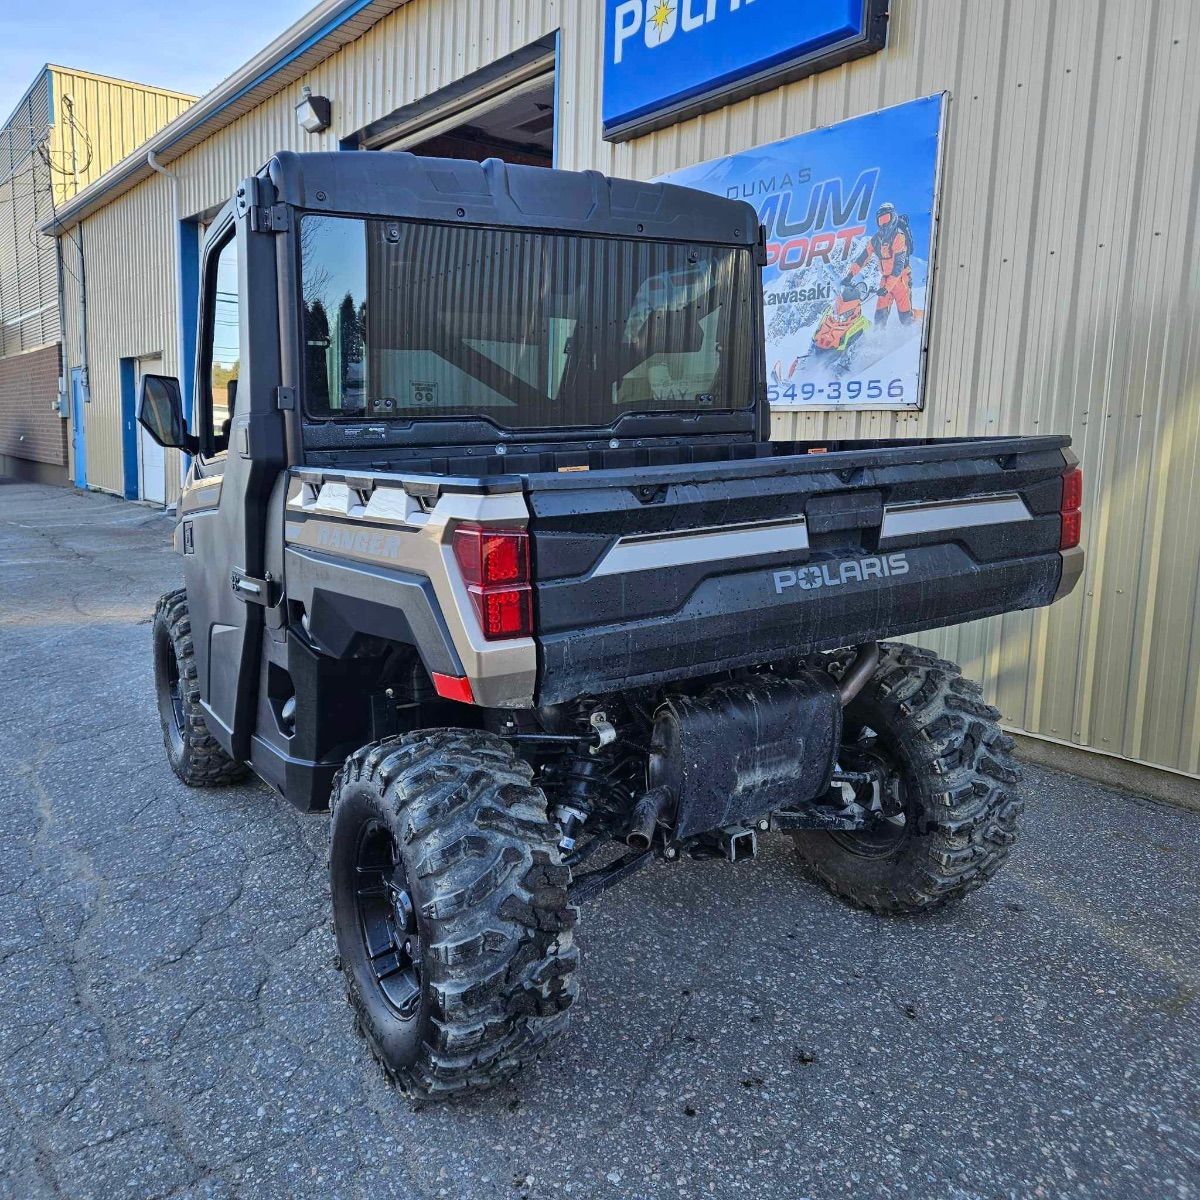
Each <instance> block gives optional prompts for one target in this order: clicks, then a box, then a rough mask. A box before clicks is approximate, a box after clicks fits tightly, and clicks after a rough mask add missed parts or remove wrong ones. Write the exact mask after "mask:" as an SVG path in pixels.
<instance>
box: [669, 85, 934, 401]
mask: <svg viewBox="0 0 1200 1200" xmlns="http://www.w3.org/2000/svg"><path fill="white" fill-rule="evenodd" d="M942 112H943V97H942V96H941V95H937V96H928V97H925V98H923V99H920V100H913V101H910V102H909V103H907V104H901V105H897V106H896V107H894V108H885V109H882V110H881V111H879V112H875V113H869V114H868V115H866V116H863V117H856V118H854V119H853V120H850V121H843V122H841V123H840V124H838V125H830V126H828V127H826V128H824V129H815V130H813V131H811V132H810V133H802V134H799V135H798V136H797V137H793V138H788V139H786V140H784V141H781V142H774V143H772V144H770V145H767V146H759V147H757V148H756V149H754V150H748V151H746V152H745V153H743V154H734V155H731V156H729V157H728V158H721V159H715V160H714V161H712V162H708V163H701V164H700V165H699V166H695V167H688V168H686V169H685V170H682V171H676V172H674V173H673V174H671V175H668V176H665V177H664V178H663V182H668V183H678V184H683V185H685V186H687V187H694V188H699V189H701V190H702V191H707V192H715V193H716V194H718V195H722V196H730V197H732V198H734V199H741V200H746V201H748V202H749V203H751V204H753V205H754V207H755V208H756V209H757V210H758V214H759V219H760V221H761V222H762V223H763V224H764V225H765V226H766V229H767V254H768V265H767V267H766V269H765V271H764V274H763V283H764V287H765V292H766V298H765V301H766V331H767V371H768V383H769V387H770V397H771V403H772V404H773V405H776V406H778V407H780V408H783V409H797V408H800V409H806V408H822V409H837V408H898V409H914V408H920V407H921V402H922V390H923V385H924V368H925V346H926V342H927V330H928V298H929V275H930V264H931V263H932V260H933V243H934V236H935V233H936V213H937V183H938V164H939V154H940V142H941V127H942Z"/></svg>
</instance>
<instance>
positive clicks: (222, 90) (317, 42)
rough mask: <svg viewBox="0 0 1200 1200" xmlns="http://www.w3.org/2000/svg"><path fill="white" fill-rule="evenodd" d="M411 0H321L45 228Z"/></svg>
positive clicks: (126, 184) (87, 206)
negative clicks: (149, 157) (152, 155)
mask: <svg viewBox="0 0 1200 1200" xmlns="http://www.w3.org/2000/svg"><path fill="white" fill-rule="evenodd" d="M407 2H408V0H321V3H319V4H318V5H317V6H316V7H315V8H313V9H312V10H311V11H310V12H308V13H306V14H305V15H304V16H303V17H301V18H300V20H299V21H297V22H296V23H295V24H294V25H292V26H291V27H290V28H289V29H287V30H285V31H284V32H283V33H282V34H280V35H279V37H277V38H276V39H275V40H274V41H273V42H272V43H271V44H270V45H269V46H267V47H266V48H265V49H263V50H261V51H260V52H259V53H258V54H256V55H255V56H254V57H253V58H252V59H250V61H249V62H247V63H245V64H244V65H243V66H241V67H239V68H238V69H237V70H236V71H234V73H233V74H232V75H230V76H229V77H228V78H227V79H225V80H224V81H223V82H222V83H219V84H218V85H217V86H216V87H215V88H213V90H212V91H211V92H209V93H208V94H207V95H205V96H202V97H201V98H200V99H199V100H197V101H196V103H195V104H193V105H192V107H191V108H189V109H188V110H187V111H186V112H184V113H181V114H180V115H179V116H178V117H176V118H175V120H174V121H172V122H171V123H170V124H169V125H165V126H164V127H163V128H162V129H160V130H159V131H158V133H156V134H155V135H154V136H153V137H152V138H150V139H149V141H147V142H144V143H143V144H142V145H141V146H139V147H138V148H137V149H136V150H135V151H134V152H133V153H132V154H130V155H128V156H127V157H126V158H123V159H122V160H121V161H120V162H119V163H117V164H116V166H114V167H113V168H112V169H111V170H109V171H107V172H105V174H103V175H102V176H101V177H100V178H99V179H97V180H96V181H95V182H94V183H91V184H89V185H88V186H87V187H86V188H84V189H83V190H82V191H81V192H79V194H78V195H76V196H74V197H73V198H72V199H71V201H70V202H69V203H67V204H65V205H63V206H62V208H60V209H58V210H57V211H56V212H55V214H54V216H53V217H52V218H51V219H50V220H49V221H46V222H45V223H44V224H43V225H42V226H41V231H42V233H44V234H47V235H48V236H55V235H57V234H60V233H63V232H64V231H65V230H67V229H69V228H71V227H72V226H73V225H76V224H78V223H79V222H80V221H82V220H83V219H84V218H85V217H88V216H90V215H91V214H92V213H94V212H95V211H96V210H97V209H100V208H103V207H104V205H106V204H109V203H111V202H112V201H113V200H115V199H116V198H117V197H118V196H119V195H121V193H122V192H127V191H128V190H129V189H130V188H132V187H135V186H136V185H137V184H139V183H141V182H142V181H143V180H145V179H148V178H149V177H150V176H151V175H152V174H154V171H153V168H151V166H150V164H149V162H148V161H147V158H148V155H149V153H150V152H151V151H153V153H154V157H155V159H156V160H157V161H158V162H159V163H160V164H163V165H166V164H169V163H171V162H173V161H174V160H175V159H177V158H179V157H181V156H182V155H183V154H186V153H187V152H188V151H189V150H191V149H192V148H193V147H194V146H197V145H199V144H200V143H201V142H203V141H204V140H205V139H207V138H210V137H212V135H213V134H214V133H216V132H217V131H218V130H220V129H223V128H225V126H227V125H231V124H233V122H234V121H236V120H237V119H238V118H239V117H241V116H243V115H245V114H246V113H247V112H249V111H250V110H251V109H253V108H255V107H257V106H258V105H259V104H261V103H262V102H263V101H264V100H267V99H269V98H270V97H271V96H274V95H277V94H278V93H279V92H281V91H283V89H284V88H286V87H287V86H288V85H289V84H291V83H293V82H294V81H295V80H297V79H299V78H300V77H301V76H302V75H304V74H305V73H306V72H308V71H311V70H312V69H313V68H314V67H316V66H318V65H320V64H321V63H322V62H324V61H325V60H326V59H327V58H329V57H331V56H332V55H333V54H335V53H336V52H337V51H338V50H340V49H341V48H342V47H343V46H345V45H347V44H348V43H349V42H352V41H354V40H355V39H356V38H359V37H361V36H362V35H363V34H364V33H366V32H367V30H368V29H370V28H371V26H373V25H375V24H377V23H378V22H379V21H381V20H382V19H383V18H384V17H386V16H387V15H388V14H389V13H392V12H394V11H395V10H396V9H398V8H401V7H402V6H403V5H404V4H406V3H407ZM247 173H249V171H248V172H247Z"/></svg>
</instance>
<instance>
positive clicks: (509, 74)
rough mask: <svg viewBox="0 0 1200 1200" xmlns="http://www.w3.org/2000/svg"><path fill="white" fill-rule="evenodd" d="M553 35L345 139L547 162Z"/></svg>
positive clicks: (360, 144)
mask: <svg viewBox="0 0 1200 1200" xmlns="http://www.w3.org/2000/svg"><path fill="white" fill-rule="evenodd" d="M556 59H557V39H556V38H553V37H552V38H547V39H543V40H542V41H540V42H536V43H534V44H533V45H531V46H527V47H525V48H524V49H523V50H520V51H518V52H517V53H516V54H511V55H508V56H507V57H506V58H503V59H500V60H499V61H497V62H495V63H492V64H491V65H490V66H488V67H486V68H484V69H483V70H481V71H476V72H474V73H473V74H472V75H468V76H466V77H465V78H463V79H461V80H459V81H458V82H457V83H454V84H452V85H450V86H449V87H446V88H441V89H439V90H438V91H437V92H434V93H433V94H432V95H430V96H427V97H425V98H424V99H423V100H419V101H417V102H416V103H414V104H409V105H406V106H405V107H404V108H402V109H399V110H397V111H396V112H394V113H391V114H390V115H389V116H388V117H385V118H384V119H382V120H380V121H377V122H375V123H374V124H373V125H372V126H370V127H369V128H367V129H365V130H363V131H362V132H361V133H360V134H359V135H358V137H356V138H353V139H351V142H350V144H351V145H352V146H353V147H354V148H356V149H364V150H407V151H410V152H411V153H413V154H422V155H429V156H431V157H437V158H466V159H471V160H473V161H475V162H482V161H483V160H484V159H486V158H500V159H503V160H504V161H505V162H510V163H521V164H524V165H526V166H535V167H552V166H554V161H555V150H556V140H555V134H556V107H557V106H556V99H557V85H556Z"/></svg>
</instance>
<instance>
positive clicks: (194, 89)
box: [0, 0, 316, 121]
mask: <svg viewBox="0 0 1200 1200" xmlns="http://www.w3.org/2000/svg"><path fill="white" fill-rule="evenodd" d="M315 3H316V0H273V2H272V3H270V4H262V5H254V4H231V3H229V0H222V2H220V3H218V0H182V2H180V0H175V2H173V3H172V2H168V3H163V0H89V2H86V3H85V2H84V0H57V2H55V0H0V121H4V120H6V119H7V117H8V114H9V113H11V112H12V110H13V108H14V107H15V105H16V103H17V101H18V100H20V98H21V96H22V95H23V94H24V92H25V89H26V88H27V87H28V86H29V85H30V84H31V83H32V82H33V78H34V76H35V75H36V74H37V72H38V71H39V70H40V69H41V67H42V65H43V64H44V63H47V62H53V63H61V64H62V65H63V66H67V67H78V68H80V69H82V70H85V71H95V72H96V73H98V74H100V75H116V76H118V77H119V78H121V79H133V80H136V81H137V82H139V83H150V84H154V85H155V86H157V87H165V88H171V89H173V90H174V91H177V92H190V93H192V94H194V95H203V93H205V92H207V91H208V90H209V89H210V88H212V87H213V86H214V85H215V84H217V83H219V82H220V81H221V80H222V79H224V78H225V76H226V75H228V74H229V73H230V72H231V71H233V70H235V69H236V68H237V67H239V66H241V64H242V63H244V62H245V61H246V60H247V59H248V58H250V57H252V56H253V55H254V54H255V53H256V52H257V51H259V50H261V49H262V48H263V47H264V46H265V45H266V44H267V43H268V42H270V41H271V40H272V39H273V38H275V37H276V35H278V34H279V33H281V32H282V31H283V30H284V29H286V28H287V27H288V26H289V25H290V24H292V22H293V21H295V20H296V19H297V17H299V16H301V15H302V14H303V13H305V12H307V11H308V10H309V9H310V8H312V7H313V5H314V4H315Z"/></svg>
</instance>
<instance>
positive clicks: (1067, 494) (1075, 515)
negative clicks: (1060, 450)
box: [1058, 467, 1083, 550]
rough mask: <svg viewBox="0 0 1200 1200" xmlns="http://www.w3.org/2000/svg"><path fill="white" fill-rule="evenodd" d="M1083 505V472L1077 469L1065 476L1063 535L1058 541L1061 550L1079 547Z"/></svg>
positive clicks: (1061, 507) (1062, 511) (1062, 505)
mask: <svg viewBox="0 0 1200 1200" xmlns="http://www.w3.org/2000/svg"><path fill="white" fill-rule="evenodd" d="M1082 504H1083V472H1082V471H1081V470H1080V469H1079V468H1078V467H1075V468H1073V469H1072V470H1070V471H1068V472H1067V473H1066V474H1065V475H1064V476H1063V489H1062V504H1061V505H1060V506H1059V507H1060V511H1061V513H1062V534H1061V536H1060V537H1059V539H1058V548H1059V549H1060V550H1073V549H1074V548H1075V547H1076V546H1078V545H1079V539H1080V537H1081V535H1082V532H1083V516H1082V514H1081V513H1080V511H1079V510H1080V507H1081V506H1082Z"/></svg>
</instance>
